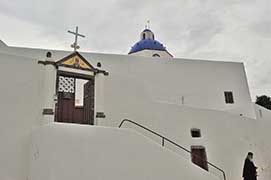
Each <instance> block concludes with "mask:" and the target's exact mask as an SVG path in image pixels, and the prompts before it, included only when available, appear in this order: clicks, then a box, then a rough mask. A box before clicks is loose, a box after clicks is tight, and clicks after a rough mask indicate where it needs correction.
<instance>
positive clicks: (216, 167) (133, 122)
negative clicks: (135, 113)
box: [119, 119, 226, 180]
mask: <svg viewBox="0 0 271 180" xmlns="http://www.w3.org/2000/svg"><path fill="white" fill-rule="evenodd" d="M125 122H129V123H132V124H134V125H136V126H138V127H140V128H142V129H144V130H147V131H149V132H151V133H152V134H155V135H156V136H159V137H160V138H162V146H163V147H164V145H165V140H166V141H167V142H169V143H171V144H173V145H175V146H177V147H178V148H180V149H182V150H184V151H185V152H187V153H189V154H190V155H192V152H191V151H190V150H188V149H187V148H185V147H183V146H181V145H179V144H177V143H176V142H174V141H172V140H170V139H169V138H167V137H165V136H163V135H161V134H159V133H157V132H155V131H153V130H151V129H149V128H147V127H146V126H143V125H141V124H139V123H137V122H135V121H132V120H130V119H124V120H122V121H121V123H120V125H119V128H121V126H122V125H123V124H124V123H125ZM193 156H196V157H197V158H199V159H200V160H203V161H205V162H206V163H207V164H208V165H210V166H212V167H213V168H215V169H217V170H218V171H220V172H221V173H222V174H223V179H224V180H226V173H225V171H224V170H222V169H221V168H219V167H218V166H216V165H214V164H213V163H210V162H209V161H207V160H205V159H203V158H201V157H200V156H198V155H193Z"/></svg>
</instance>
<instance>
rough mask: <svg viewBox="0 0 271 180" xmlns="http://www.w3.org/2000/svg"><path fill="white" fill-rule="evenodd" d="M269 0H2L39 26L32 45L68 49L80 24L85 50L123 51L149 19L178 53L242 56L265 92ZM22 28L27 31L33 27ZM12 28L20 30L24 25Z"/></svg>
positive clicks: (13, 14)
mask: <svg viewBox="0 0 271 180" xmlns="http://www.w3.org/2000/svg"><path fill="white" fill-rule="evenodd" d="M268 4H269V5H270V0H258V1H255V0H246V1H240V0H219V1H217V0H199V1H191V0H171V1H162V0H148V1H146V0H137V1H128V0H99V1H92V0H78V1H71V0H46V1H44V0H24V1H21V0H12V1H11V0H1V1H0V15H1V14H4V15H5V16H8V17H10V18H16V19H18V20H19V21H24V22H27V23H29V24H33V25H35V26H37V27H38V28H39V29H38V30H39V31H40V32H39V36H31V35H30V34H28V36H29V37H32V38H30V39H29V42H25V43H24V44H29V46H31V43H32V42H33V44H38V43H39V41H41V40H42V39H50V42H49V45H50V47H52V48H53V47H55V45H56V44H62V46H61V47H62V48H63V49H69V45H70V44H71V43H72V41H73V37H72V36H71V35H69V34H68V33H67V30H68V29H70V30H73V28H74V27H75V26H76V25H78V26H79V31H80V32H81V33H83V34H85V35H86V36H87V38H85V39H80V46H81V47H82V50H87V51H96V52H110V53H120V54H126V53H127V52H128V51H129V49H130V47H131V46H132V45H133V44H134V43H135V42H136V41H137V40H138V38H139V33H140V31H141V30H142V29H143V28H144V25H145V23H146V21H147V20H151V29H152V30H153V31H154V33H155V35H156V38H157V39H158V40H160V41H161V42H162V43H163V44H165V45H166V47H167V49H168V50H169V51H170V52H171V53H172V54H173V55H174V56H175V57H186V58H197V57H198V58H211V59H218V60H220V59H221V60H230V61H232V60H236V61H241V60H244V61H245V63H246V67H247V70H248V71H247V72H248V77H249V78H250V79H249V82H250V86H251V87H252V88H253V90H252V92H253V93H252V96H255V93H257V92H263V91H261V87H270V86H264V85H263V83H269V84H271V80H270V79H269V78H268V77H267V76H270V71H269V69H271V65H270V63H266V62H269V61H270V59H269V58H268V57H267V54H269V50H268V49H269V48H267V46H270V44H271V42H270V32H271V30H270V19H269V17H270V12H271V10H270V8H271V6H269V7H268ZM1 23H2V25H3V26H4V25H5V22H1ZM22 28H24V29H25V31H24V32H25V33H26V32H27V28H29V27H22ZM10 29H12V28H10ZM13 31H16V32H14V33H18V34H20V29H13ZM5 33H8V32H5ZM0 34H1V30H0ZM0 39H1V37H0ZM268 39H269V40H268ZM21 40H24V39H23V38H22V39H20V38H18V44H20V41H21ZM244 40H246V43H242V42H243V41H244ZM259 45H260V46H261V47H265V48H259ZM253 47H255V48H253ZM251 51H254V52H253V53H252V52H251ZM263 54H265V56H263ZM243 57H245V58H244V59H243ZM261 64H264V65H261ZM256 69H257V70H256ZM259 69H260V70H259ZM269 92H270V90H269Z"/></svg>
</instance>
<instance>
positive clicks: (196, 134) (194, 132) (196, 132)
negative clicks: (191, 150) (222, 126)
mask: <svg viewBox="0 0 271 180" xmlns="http://www.w3.org/2000/svg"><path fill="white" fill-rule="evenodd" d="M191 136H192V137H193V138H200V137H201V132H200V129H197V128H193V129H191Z"/></svg>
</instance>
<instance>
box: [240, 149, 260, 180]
mask: <svg viewBox="0 0 271 180" xmlns="http://www.w3.org/2000/svg"><path fill="white" fill-rule="evenodd" d="M256 170H257V167H256V166H255V165H254V163H253V153H252V152H249V153H248V155H247V158H246V160H245V163H244V168H243V178H244V180H257V171H256Z"/></svg>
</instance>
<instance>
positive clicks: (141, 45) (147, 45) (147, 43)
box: [129, 39, 166, 54]
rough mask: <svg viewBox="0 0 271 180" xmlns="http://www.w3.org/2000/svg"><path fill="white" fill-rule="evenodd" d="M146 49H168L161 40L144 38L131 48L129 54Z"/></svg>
mask: <svg viewBox="0 0 271 180" xmlns="http://www.w3.org/2000/svg"><path fill="white" fill-rule="evenodd" d="M144 49H149V50H160V51H166V48H165V47H164V46H163V44H161V43H160V42H159V41H156V40H154V39H142V40H140V41H138V42H137V43H136V44H135V45H134V46H133V47H132V48H131V50H130V52H129V54H131V53H135V52H138V51H141V50H144Z"/></svg>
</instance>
